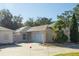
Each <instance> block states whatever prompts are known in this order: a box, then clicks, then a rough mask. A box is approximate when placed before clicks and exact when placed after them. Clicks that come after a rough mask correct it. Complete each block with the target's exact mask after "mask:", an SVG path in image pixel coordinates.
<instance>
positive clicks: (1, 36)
mask: <svg viewBox="0 0 79 59" xmlns="http://www.w3.org/2000/svg"><path fill="white" fill-rule="evenodd" d="M9 41H10V40H9V34H8V33H7V32H2V31H1V32H0V44H1V43H9Z"/></svg>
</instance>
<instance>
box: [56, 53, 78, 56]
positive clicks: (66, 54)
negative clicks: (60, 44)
mask: <svg viewBox="0 0 79 59" xmlns="http://www.w3.org/2000/svg"><path fill="white" fill-rule="evenodd" d="M55 56H79V52H75V53H65V54H57V55H55Z"/></svg>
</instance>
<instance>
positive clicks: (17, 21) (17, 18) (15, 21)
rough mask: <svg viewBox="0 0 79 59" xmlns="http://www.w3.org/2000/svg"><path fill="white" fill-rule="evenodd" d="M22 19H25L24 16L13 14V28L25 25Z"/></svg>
mask: <svg viewBox="0 0 79 59" xmlns="http://www.w3.org/2000/svg"><path fill="white" fill-rule="evenodd" d="M22 19H23V17H21V16H13V18H12V24H13V28H12V29H13V30H16V29H18V28H20V27H22V26H23V24H22Z"/></svg>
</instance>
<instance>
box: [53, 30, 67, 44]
mask: <svg viewBox="0 0 79 59" xmlns="http://www.w3.org/2000/svg"><path fill="white" fill-rule="evenodd" d="M56 34H57V35H56V38H55V40H54V42H58V43H65V42H67V40H68V37H67V36H66V35H65V34H64V32H63V31H62V30H59V31H56Z"/></svg>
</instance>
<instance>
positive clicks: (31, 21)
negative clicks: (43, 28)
mask: <svg viewBox="0 0 79 59" xmlns="http://www.w3.org/2000/svg"><path fill="white" fill-rule="evenodd" d="M24 25H25V26H31V27H33V26H34V20H33V18H29V20H27V21H26V22H25V23H24Z"/></svg>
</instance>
